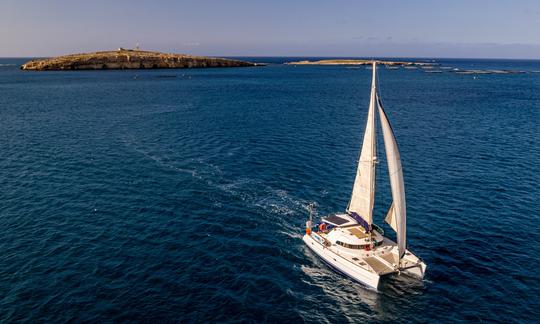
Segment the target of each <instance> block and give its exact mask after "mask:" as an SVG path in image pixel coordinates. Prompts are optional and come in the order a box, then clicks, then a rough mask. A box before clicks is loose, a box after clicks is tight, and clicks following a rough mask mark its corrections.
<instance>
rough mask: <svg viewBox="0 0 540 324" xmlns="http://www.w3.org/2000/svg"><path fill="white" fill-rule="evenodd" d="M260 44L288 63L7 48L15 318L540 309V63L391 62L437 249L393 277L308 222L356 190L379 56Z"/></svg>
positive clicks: (424, 215) (319, 316) (385, 93)
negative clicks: (330, 254)
mask: <svg viewBox="0 0 540 324" xmlns="http://www.w3.org/2000/svg"><path fill="white" fill-rule="evenodd" d="M250 59H252V60H255V61H259V62H268V63H271V64H270V65H268V66H266V67H258V68H229V69H193V70H147V71H135V70H126V71H77V72H29V71H21V70H19V69H18V65H19V64H21V63H24V62H25V61H26V59H5V58H3V59H2V58H0V322H15V321H27V322H38V321H39V322H65V321H77V322H79V321H91V322H102V321H112V322H121V321H141V322H157V321H160V322H265V321H268V322H282V323H288V322H313V323H318V322H328V323H347V322H395V321H400V322H454V321H489V322H491V321H493V322H504V323H515V322H538V320H539V318H540V279H539V278H540V225H539V224H540V219H539V218H540V203H539V199H540V190H539V183H540V166H539V163H540V144H539V140H540V135H539V133H540V73H538V72H539V71H540V61H503V60H437V62H438V63H440V64H441V65H440V67H450V68H459V69H499V70H505V69H506V70H517V71H524V72H526V73H516V74H487V75H483V74H457V73H452V72H449V69H446V70H444V71H443V72H442V73H426V72H425V71H424V70H422V69H416V70H406V69H403V68H399V69H395V70H390V69H385V68H380V69H379V86H380V93H381V96H382V100H383V103H384V105H385V108H386V111H387V114H388V117H389V119H390V122H391V123H392V126H393V128H394V132H395V134H396V137H397V140H398V143H399V145H400V150H401V156H402V159H403V168H404V175H405V186H406V188H405V189H406V193H407V207H408V221H407V222H408V246H409V248H410V249H411V250H412V251H413V252H414V253H416V254H417V255H418V256H420V257H421V258H423V259H424V261H425V262H426V263H427V265H428V268H427V274H426V278H425V280H423V281H419V280H415V279H410V278H407V277H404V276H392V277H389V278H386V279H385V280H384V281H383V282H382V285H381V287H380V289H379V291H378V292H375V291H371V290H368V289H366V288H364V287H362V286H361V285H359V284H356V283H353V282H352V281H351V280H349V279H347V278H345V277H342V276H341V275H339V274H336V273H334V272H333V271H332V270H330V269H329V268H328V267H327V266H325V265H324V264H323V263H322V262H321V261H320V260H319V259H318V258H317V257H316V256H315V255H314V254H313V253H311V252H310V251H309V250H308V249H307V248H306V247H305V246H304V244H303V242H302V240H301V237H302V235H303V233H304V223H305V221H306V217H307V213H308V212H307V205H308V204H310V203H315V204H316V206H317V209H316V212H317V214H318V215H321V216H322V215H325V214H328V213H332V212H341V211H344V209H345V208H346V206H347V203H348V199H349V197H350V193H351V188H352V183H353V179H354V175H355V172H356V171H355V170H356V163H357V157H358V154H359V150H360V145H361V138H362V135H363V129H364V126H365V118H366V113H367V106H368V101H369V90H370V78H371V71H370V70H368V69H365V68H364V67H361V68H347V67H344V66H330V67H328V66H326V67H325V66H287V65H281V64H278V63H281V62H283V61H291V60H296V59H297V58H250ZM378 145H379V150H381V152H382V150H383V145H382V141H379V144H378ZM378 174H379V175H380V177H379V178H378V180H377V186H378V189H379V190H378V192H377V196H376V206H375V216H374V217H375V219H376V220H377V222H378V223H379V224H381V225H382V224H383V222H382V220H383V218H384V215H385V212H386V210H387V208H388V206H389V204H390V199H391V197H390V190H389V184H388V177H387V169H386V165H385V164H383V163H382V164H381V165H380V166H379V171H378ZM385 228H386V229H388V226H385ZM388 232H390V231H388Z"/></svg>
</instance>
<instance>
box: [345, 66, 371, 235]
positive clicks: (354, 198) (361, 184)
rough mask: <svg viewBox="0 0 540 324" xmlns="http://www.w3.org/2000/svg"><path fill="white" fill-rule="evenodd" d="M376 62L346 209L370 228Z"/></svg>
mask: <svg viewBox="0 0 540 324" xmlns="http://www.w3.org/2000/svg"><path fill="white" fill-rule="evenodd" d="M376 99H377V63H376V62H375V61H373V63H372V76H371V96H370V101H369V109H368V116H367V122H366V128H365V132H364V140H363V142H362V150H361V153H360V159H359V161H358V168H357V171H356V178H355V180H354V186H353V191H352V195H351V200H350V202H349V206H348V207H347V211H348V212H350V213H352V214H353V216H354V214H358V215H359V216H360V217H361V218H362V220H363V221H364V222H365V223H366V224H363V225H367V226H365V227H367V228H366V230H368V231H369V230H370V228H371V224H373V205H374V200H375V166H376V162H377V149H376V146H375V141H376V128H375V126H376V125H375V106H376V104H377V101H376Z"/></svg>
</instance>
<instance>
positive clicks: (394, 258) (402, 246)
mask: <svg viewBox="0 0 540 324" xmlns="http://www.w3.org/2000/svg"><path fill="white" fill-rule="evenodd" d="M372 70H373V72H372V81H371V98H370V102H369V110H368V115H367V124H366V129H365V132H364V140H363V143H362V150H361V153H360V159H359V161H358V168H357V172H356V178H355V181H354V186H353V190H352V195H351V200H350V202H349V205H348V207H347V209H346V211H345V212H344V213H337V214H333V215H329V216H326V217H323V218H322V219H321V222H320V223H318V224H313V219H312V218H313V217H312V212H310V215H309V220H308V221H307V222H306V234H305V235H304V237H303V240H304V242H305V243H306V244H307V246H308V247H309V248H310V249H311V250H312V251H313V252H315V253H316V254H317V255H318V256H319V257H320V258H321V259H322V260H323V261H324V262H325V263H327V264H328V265H329V266H331V267H332V268H334V269H335V270H337V271H338V272H340V273H342V274H344V275H346V276H348V277H350V278H352V279H353V280H355V281H357V282H360V283H362V284H364V285H366V286H367V287H369V288H372V289H377V288H378V285H379V281H380V278H381V277H382V276H386V275H389V274H392V273H401V274H405V275H409V276H413V277H418V278H423V277H424V274H425V272H426V264H425V263H424V262H423V261H422V260H421V259H420V258H418V257H417V256H415V255H414V254H413V253H412V252H411V251H409V250H408V249H407V244H406V235H407V234H406V233H407V230H406V229H407V223H406V203H405V186H404V182H403V171H402V167H401V159H400V155H399V150H398V146H397V142H396V139H395V137H394V132H393V130H392V127H391V126H390V123H389V121H388V118H387V116H386V113H385V111H384V108H383V106H382V103H381V100H380V97H379V94H378V91H377V62H375V61H374V62H373V63H372ZM376 111H377V112H378V115H379V121H380V124H381V129H382V133H383V140H384V147H385V151H386V162H387V165H388V172H389V179H390V187H391V192H392V200H393V202H392V204H391V205H390V207H389V209H388V212H387V214H386V217H385V221H386V222H387V223H388V224H389V225H390V227H391V228H392V229H393V230H394V231H395V232H396V238H397V239H396V241H397V242H394V241H392V240H391V239H389V238H388V237H386V236H384V231H383V230H382V229H381V227H379V226H377V225H376V224H375V223H374V222H373V206H374V202H375V173H376V172H375V171H376V165H377V164H378V159H377V146H376V123H375V117H376V116H375V114H376Z"/></svg>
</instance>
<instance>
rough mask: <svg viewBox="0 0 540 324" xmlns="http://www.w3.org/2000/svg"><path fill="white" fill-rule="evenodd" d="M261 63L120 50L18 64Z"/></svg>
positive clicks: (51, 67)
mask: <svg viewBox="0 0 540 324" xmlns="http://www.w3.org/2000/svg"><path fill="white" fill-rule="evenodd" d="M262 65H264V64H258V63H251V62H244V61H239V60H233V59H225V58H217V57H206V56H193V55H186V54H168V53H160V52H151V51H140V50H129V49H123V48H120V49H118V50H116V51H104V52H94V53H82V54H71V55H64V56H58V57H53V58H47V59H39V60H31V61H29V62H26V63H25V64H23V65H21V69H22V70H34V71H71V70H122V69H187V68H214V67H248V66H262Z"/></svg>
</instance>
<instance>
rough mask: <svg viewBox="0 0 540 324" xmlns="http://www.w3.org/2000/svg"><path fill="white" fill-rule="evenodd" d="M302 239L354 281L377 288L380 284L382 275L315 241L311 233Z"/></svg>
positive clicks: (333, 266)
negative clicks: (365, 268)
mask: <svg viewBox="0 0 540 324" xmlns="http://www.w3.org/2000/svg"><path fill="white" fill-rule="evenodd" d="M302 240H303V241H304V242H305V243H306V245H307V246H308V247H309V248H310V250H312V251H313V252H315V254H317V256H319V257H320V258H321V259H322V260H323V261H324V262H325V263H326V264H328V265H329V266H330V267H331V268H333V269H334V270H336V271H337V272H339V273H341V274H343V275H345V276H347V277H349V278H351V279H353V280H354V281H356V282H358V283H361V284H363V285H365V286H367V287H368V288H371V289H374V290H377V287H378V286H379V279H380V276H379V275H377V274H375V273H372V272H369V271H367V270H364V269H362V268H360V267H358V266H356V265H354V264H353V263H351V262H350V261H348V260H346V259H345V258H343V257H341V256H339V255H338V254H336V253H334V252H332V251H330V250H329V249H328V248H326V247H325V246H323V245H322V244H320V243H319V242H317V241H315V240H314V239H313V238H312V237H311V236H310V235H307V234H306V235H304V237H303V238H302Z"/></svg>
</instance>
